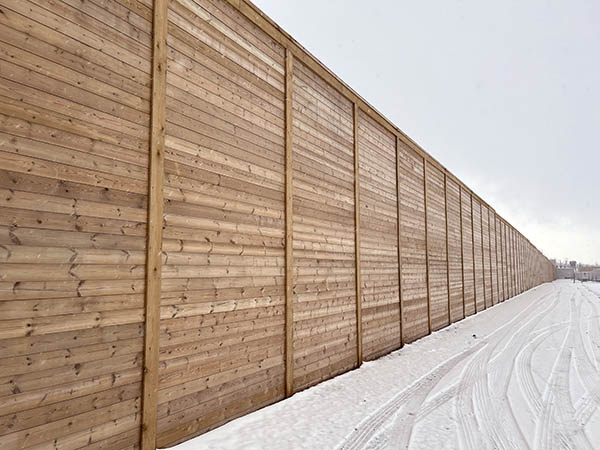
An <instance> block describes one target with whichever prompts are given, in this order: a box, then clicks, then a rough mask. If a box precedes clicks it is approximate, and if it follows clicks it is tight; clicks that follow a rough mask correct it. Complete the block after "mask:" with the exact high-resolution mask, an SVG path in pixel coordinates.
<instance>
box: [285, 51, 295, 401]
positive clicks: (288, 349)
mask: <svg viewBox="0 0 600 450" xmlns="http://www.w3.org/2000/svg"><path fill="white" fill-rule="evenodd" d="M293 58H294V57H293V55H292V52H290V51H289V50H287V49H286V51H285V395H286V396H287V397H289V396H290V395H292V394H293V393H294V315H293V311H294V279H293V277H294V275H293V273H294V272H293V270H294V269H293V267H294V249H293V242H294V241H293V231H294V227H293V220H294V208H293V204H292V202H293V199H294V194H293V184H292V179H293V166H292V164H293V151H292V149H293V146H292V108H293V103H292V95H293V91H292V86H293V80H292V77H293V67H294V66H293V61H294V59H293Z"/></svg>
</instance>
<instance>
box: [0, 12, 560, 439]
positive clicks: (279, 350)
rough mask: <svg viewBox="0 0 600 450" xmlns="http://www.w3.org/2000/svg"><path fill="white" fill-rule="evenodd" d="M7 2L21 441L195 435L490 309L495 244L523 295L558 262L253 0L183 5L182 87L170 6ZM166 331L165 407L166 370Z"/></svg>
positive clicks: (10, 220) (6, 96)
mask: <svg viewBox="0 0 600 450" xmlns="http://www.w3.org/2000/svg"><path fill="white" fill-rule="evenodd" d="M0 4H1V9H2V14H0V40H1V41H2V52H1V54H0V60H1V61H0V62H1V64H0V94H1V95H0V165H1V167H2V169H0V192H1V193H2V195H1V196H0V198H1V200H0V212H1V213H0V246H1V247H0V264H1V267H0V341H1V344H2V345H0V371H2V374H3V375H6V376H2V377H0V410H1V411H2V413H0V444H1V445H0V446H1V447H2V448H7V449H12V448H15V449H16V448H22V447H25V446H37V447H40V448H42V447H44V448H45V447H48V446H55V447H56V446H58V447H66V448H80V447H83V446H86V445H89V446H91V447H92V448H95V447H98V448H115V449H118V448H136V447H138V446H142V445H143V446H146V447H147V446H150V448H151V447H152V445H154V444H153V443H152V442H153V441H154V442H156V444H157V445H159V446H169V445H172V444H175V443H178V442H182V441H183V440H186V439H189V438H191V437H193V436H195V435H198V434H201V433H204V432H206V431H208V430H210V429H212V428H214V427H216V426H219V425H221V424H223V423H225V422H227V421H229V420H231V419H233V418H235V417H238V416H240V415H243V414H246V413H248V412H250V411H254V410H256V409H258V408H261V407H262V406H265V405H268V404H270V403H273V402H276V401H278V400H281V399H282V398H284V397H285V396H287V395H290V394H291V393H292V392H296V391H298V390H301V389H304V388H306V387H308V386H312V385H314V384H316V383H318V382H320V381H322V380H325V379H327V378H330V377H333V376H335V375H337V374H340V373H342V372H344V371H347V370H350V369H352V368H353V367H356V365H357V364H356V363H357V359H359V360H362V359H365V360H366V359H371V358H375V357H378V356H380V355H382V354H385V353H387V352H389V351H392V350H394V349H395V348H398V346H400V345H401V344H403V343H404V342H412V341H414V340H415V339H417V338H419V337H421V336H424V335H426V334H427V333H428V332H429V331H430V330H431V329H436V328H439V327H441V326H444V325H446V324H447V323H448V322H453V321H455V320H459V319H460V318H462V317H463V316H465V315H468V314H472V313H473V312H474V308H475V302H474V299H473V283H474V281H475V275H477V280H478V281H480V282H481V283H480V284H481V286H483V281H484V280H485V281H486V283H487V284H486V288H487V289H486V290H485V291H484V292H483V294H484V295H485V294H488V295H489V293H488V290H489V291H490V292H492V293H494V292H496V290H495V289H494V287H495V283H494V275H493V274H494V271H493V267H494V266H493V264H494V250H493V248H492V247H494V246H495V245H499V246H500V251H501V254H500V255H498V254H496V256H497V257H499V258H500V259H501V257H502V250H503V247H504V253H505V254H506V261H505V263H506V268H505V272H506V280H504V279H503V280H502V282H504V281H506V283H507V284H508V283H510V284H511V285H514V287H513V292H516V293H518V292H522V291H523V290H524V289H525V288H526V286H534V285H537V284H539V283H541V282H543V281H547V280H549V279H551V277H552V272H551V270H550V267H549V263H548V261H547V260H546V259H545V258H544V257H543V255H541V253H540V252H539V251H537V249H535V248H534V247H533V245H532V244H531V243H530V242H529V241H526V240H525V239H524V238H523V237H522V236H521V235H520V233H518V231H516V229H514V227H512V226H511V225H510V224H509V223H508V222H507V221H505V220H504V219H502V218H499V216H498V217H496V216H495V212H494V210H493V209H492V208H491V207H490V206H489V205H487V203H485V201H483V200H482V199H481V198H479V197H478V196H477V194H476V193H474V192H472V191H471V190H469V189H468V188H467V187H466V186H465V185H464V183H462V182H460V180H458V179H456V177H455V176H454V175H452V174H451V173H450V172H449V171H448V170H447V169H445V168H444V167H443V166H442V165H441V164H439V162H437V161H436V160H435V159H434V158H432V157H431V156H430V155H428V154H427V153H426V152H424V151H423V150H422V149H421V148H420V147H419V146H418V145H417V144H415V143H414V142H413V141H411V140H410V139H409V138H408V137H406V135H404V134H403V133H402V132H401V131H400V130H399V129H398V128H397V127H395V126H394V125H392V124H391V123H390V122H389V121H387V119H385V118H383V117H382V116H381V115H380V114H379V113H377V112H376V111H375V110H374V109H373V108H372V107H371V106H370V105H368V104H367V103H366V102H365V101H364V100H362V99H361V98H360V97H358V95H356V94H355V93H354V92H353V91H352V90H351V89H349V88H348V87H347V86H345V85H344V84H343V82H341V81H340V80H339V79H338V78H337V77H336V76H335V75H333V74H332V73H331V72H329V71H328V70H327V69H326V68H325V67H324V66H323V65H322V64H320V63H319V62H318V61H317V60H316V59H315V58H314V57H312V56H311V55H309V54H308V53H307V52H305V51H304V50H303V49H302V48H301V47H300V46H299V45H297V44H296V43H295V41H293V39H291V38H289V36H287V35H286V34H285V33H284V32H282V31H281V30H280V29H278V27H277V26H276V25H274V24H273V23H272V22H271V21H270V20H269V19H267V18H266V17H264V16H263V15H262V14H261V13H260V12H259V11H258V10H257V9H256V8H255V7H254V6H253V5H250V4H249V3H248V2H246V1H243V0H238V1H233V0H232V1H225V0H169V2H168V5H167V7H168V24H166V25H167V27H168V28H167V31H168V39H167V40H166V43H167V45H166V48H165V49H166V66H165V72H166V77H167V80H166V84H165V85H164V87H163V88H162V89H166V93H161V91H160V90H155V91H154V92H153V81H156V77H155V76H153V53H154V51H155V50H153V42H152V41H153V38H156V34H155V33H154V32H153V22H155V20H154V17H155V16H156V15H157V14H158V11H159V10H158V9H156V8H155V6H156V5H153V2H152V1H150V0H139V1H137V0H127V1H109V2H102V6H100V5H99V3H98V2H96V1H91V2H75V1H71V0H65V1H61V2H52V8H50V7H48V5H45V4H44V2H40V1H38V0H23V1H20V2H8V1H6V0H0ZM165 4H166V3H164V4H163V5H165ZM157 5H158V2H157ZM163 8H164V6H163ZM162 16H163V17H167V14H163V15H162ZM84 19H85V20H84ZM292 57H293V58H294V64H293V65H292V66H291V67H290V66H289V63H290V62H291V60H292ZM154 62H156V60H154ZM153 78H154V80H153ZM292 87H293V93H294V95H293V96H290V95H288V94H289V93H291V92H292ZM288 88H289V89H288ZM156 95H163V96H164V98H165V103H166V107H165V108H166V111H165V123H166V129H165V130H164V133H165V144H164V148H165V151H164V169H163V172H164V178H163V182H162V184H163V187H162V197H163V200H162V201H161V200H157V197H156V195H155V194H153V193H152V186H150V185H154V186H155V182H156V178H155V177H154V176H153V175H151V174H150V172H149V167H150V171H152V173H154V172H153V168H152V165H151V164H150V162H151V161H150V159H151V153H150V152H149V148H150V147H151V142H152V139H153V137H152V136H153V129H152V127H151V125H152V123H153V119H152V115H153V114H154V113H155V110H154V106H153V103H154V102H153V96H156ZM355 108H357V109H358V114H355ZM356 117H358V126H357V125H356ZM357 130H358V132H357ZM292 138H293V139H292ZM357 156H358V170H356V169H357V167H356V159H357ZM152 164H153V163H152ZM393 164H395V166H394V165H393ZM356 174H358V176H356ZM290 175H291V178H290ZM394 183H395V184H394ZM357 187H358V192H359V195H358V197H356V192H357V189H356V188H357ZM426 188H427V192H425V190H426ZM471 202H476V205H479V206H478V209H479V216H478V223H479V224H480V226H479V231H477V229H475V232H476V233H478V236H476V237H475V238H476V239H477V240H478V242H479V246H478V249H479V250H481V249H482V245H485V246H486V247H485V251H481V255H479V257H481V256H483V257H484V258H485V259H484V260H483V261H482V260H481V259H479V262H478V263H477V265H478V268H477V269H478V270H477V271H476V270H475V267H473V263H474V261H475V259H474V258H473V251H474V246H473V238H474V233H473V231H474V227H473V219H472V217H471V215H472V214H473V208H471ZM157 208H163V214H162V215H159V216H160V217H159V219H158V220H152V217H153V215H156V210H157ZM476 208H477V206H476ZM482 211H483V212H484V214H485V211H488V213H487V216H485V215H483V216H482V215H481V212H482ZM357 217H358V219H359V220H358V224H359V227H358V228H355V227H354V225H355V221H356V219H357ZM486 217H487V220H488V222H487V226H485V224H483V227H482V226H481V222H482V221H483V222H485V220H486ZM495 219H497V220H498V222H496V223H495V225H496V226H497V228H498V229H497V230H495V231H497V234H498V236H499V237H500V239H498V237H496V240H495V241H494V237H495V236H492V235H491V234H490V233H491V231H490V230H491V229H492V228H494V227H493V226H492V224H491V222H489V220H495ZM500 220H502V222H500ZM148 221H150V227H149V226H148ZM157 224H158V226H159V227H161V228H162V230H163V231H162V233H163V236H162V242H161V243H160V244H157V243H156V242H160V241H161V239H158V240H154V241H153V242H154V244H153V243H152V242H151V240H150V239H149V236H150V235H151V234H153V233H156V231H157V230H156V229H154V231H152V230H151V227H152V226H154V227H156V225H157ZM475 228H477V227H475ZM357 231H358V233H357ZM486 232H487V233H488V236H487V237H486V236H484V233H486ZM503 235H504V236H506V238H505V239H504V242H502V236H503ZM458 239H461V242H460V248H459V247H458ZM396 242H397V245H398V247H397V248H394V245H396ZM503 244H504V245H503ZM152 245H154V247H155V248H158V249H159V250H161V253H160V254H159V260H158V261H156V263H157V264H160V265H161V275H162V276H161V278H160V287H159V289H158V290H159V293H160V304H159V303H158V301H157V298H156V296H154V299H153V302H154V303H153V304H152V306H153V307H157V306H158V307H159V309H158V313H159V315H160V322H159V323H158V327H157V328H156V325H157V324H154V325H153V324H151V323H150V322H147V323H145V321H146V320H147V318H148V317H149V312H148V311H150V309H148V310H147V308H146V306H148V307H150V306H151V305H150V303H148V304H146V303H145V300H146V288H147V285H148V282H147V278H146V277H147V274H148V275H149V274H150V273H151V272H149V271H150V270H151V266H152V263H151V262H150V259H151V256H150V255H151V254H155V253H154V250H151V248H150V247H151V246H152ZM469 245H471V247H469ZM487 245H489V246H490V249H489V250H490V251H491V256H490V253H489V252H488V251H487ZM509 253H512V261H508V258H509V257H510V256H511V255H510V254H509ZM524 255H525V257H528V258H529V259H528V260H527V262H526V263H524V262H523V257H524ZM488 258H490V260H489V262H488ZM483 267H485V268H486V272H485V275H484V278H483V279H480V278H479V277H480V276H481V274H480V272H482V269H483ZM500 269H501V270H502V269H504V267H501V268H500ZM497 270H498V269H497ZM509 270H510V271H511V273H510V274H509V273H508V271H509ZM489 271H491V272H490V273H491V274H492V276H491V279H490V278H489V274H488V273H487V272H489ZM527 271H529V273H527ZM486 276H487V277H488V278H485V277H486ZM503 278H504V277H503ZM488 280H489V281H488ZM499 286H500V283H499V282H498V287H499ZM290 287H291V290H290ZM357 288H358V289H360V293H359V294H358V295H357ZM479 289H481V288H479ZM152 296H153V294H152V293H151V289H150V288H149V289H148V298H150V297H152ZM481 298H485V297H483V295H482V296H481ZM507 298H508V292H507ZM489 300H490V301H491V302H492V303H494V297H493V294H491V295H490V296H489ZM480 301H481V300H480ZM463 309H464V310H463ZM481 309H483V306H482V307H481ZM461 310H463V311H461ZM146 328H149V329H155V330H156V329H157V330H158V333H154V335H153V334H152V332H151V331H148V332H146ZM359 329H360V331H358V330H359ZM357 331H358V332H357ZM157 336H158V339H159V340H158V343H159V345H160V346H159V347H158V360H156V359H151V361H158V362H157V368H158V382H157V384H156V389H157V391H158V397H157V411H156V414H155V417H156V421H153V420H152V419H150V416H151V415H152V412H150V413H149V414H148V413H147V412H145V411H144V409H148V408H149V405H150V403H149V402H148V401H142V400H143V397H144V395H145V394H146V393H148V392H151V390H150V389H148V388H146V389H145V390H143V388H144V383H146V384H148V383H149V382H150V381H151V378H152V373H149V374H148V373H147V374H146V375H144V373H143V370H144V367H148V364H147V362H146V361H145V358H146V359H147V358H149V357H150V355H151V352H149V351H147V352H146V353H145V354H144V350H145V341H146V340H147V342H151V340H152V339H155V338H156V337H157ZM359 341H362V357H358V342H359ZM148 422H150V424H152V423H156V428H155V430H156V439H152V438H150V437H149V434H150V433H152V430H151V429H150V427H148V426H147V425H146V424H147V423H148Z"/></svg>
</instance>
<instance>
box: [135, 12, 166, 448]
mask: <svg viewBox="0 0 600 450" xmlns="http://www.w3.org/2000/svg"><path fill="white" fill-rule="evenodd" d="M167 1H168V0H155V1H154V11H153V36H152V44H153V54H152V115H151V135H150V174H149V180H148V185H149V190H148V243H147V256H146V320H145V340H144V378H143V401H142V435H141V448H142V449H143V450H154V449H155V448H156V435H157V423H156V419H157V405H158V350H159V334H160V332H159V327H160V291H161V286H160V283H161V270H162V258H161V251H162V225H163V185H164V176H165V170H164V165H165V130H166V121H167V118H166V95H167V22H168V20H167V10H168V6H167Z"/></svg>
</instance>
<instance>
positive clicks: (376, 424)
mask: <svg viewBox="0 0 600 450" xmlns="http://www.w3.org/2000/svg"><path fill="white" fill-rule="evenodd" d="M553 293H555V290H554V289H552V291H551V292H550V293H547V294H545V293H540V294H541V295H540V298H538V299H537V300H534V301H533V302H532V303H531V304H530V305H528V306H527V307H526V308H524V309H523V310H522V311H520V312H519V313H518V314H517V315H515V317H513V318H512V319H511V320H509V321H508V322H506V323H505V324H504V325H502V326H501V327H499V328H497V329H496V330H494V331H493V332H491V333H490V334H489V335H488V336H487V337H485V338H483V339H482V340H481V341H480V342H479V343H478V344H476V345H474V346H472V347H470V348H468V349H466V350H465V351H463V352H461V353H459V354H457V355H455V356H453V357H451V358H449V359H448V360H446V361H445V362H443V363H442V364H440V365H439V366H438V367H436V368H435V369H433V370H432V371H430V372H429V373H428V374H427V375H425V376H423V377H422V378H420V379H419V380H417V381H416V382H415V383H413V384H412V385H411V386H409V387H408V388H406V389H404V390H403V391H401V392H400V393H398V394H396V396H395V397H394V398H393V399H391V400H390V401H388V402H387V403H386V404H385V405H384V406H382V407H381V408H380V409H379V410H377V411H376V412H375V413H373V414H371V415H370V416H369V417H367V418H366V419H365V420H364V421H362V422H361V423H360V424H359V425H358V426H357V427H356V428H355V429H354V431H353V432H351V433H350V434H349V435H348V436H347V437H346V438H345V440H344V441H343V442H342V443H341V444H340V445H339V446H338V447H337V448H338V449H339V450H353V449H362V448H365V447H366V446H367V444H368V443H369V442H370V441H371V440H372V439H373V438H374V437H375V436H376V435H377V433H378V431H379V429H380V428H381V427H382V426H383V425H384V424H385V423H387V422H388V421H389V420H390V419H391V418H393V417H394V416H395V415H396V414H398V415H399V416H401V415H402V414H403V411H401V408H403V407H404V406H405V405H407V404H409V403H410V410H411V414H413V415H412V416H411V417H412V418H411V419H409V421H408V422H407V421H406V420H403V419H400V422H397V423H396V425H398V426H399V427H401V428H402V429H403V430H407V431H406V432H404V431H403V432H401V433H400V439H401V440H405V439H406V436H408V438H409V439H410V432H411V430H412V426H413V425H414V423H415V419H416V417H417V416H418V415H419V411H420V410H421V406H422V404H423V402H424V400H425V399H426V397H427V395H429V393H430V392H431V391H432V390H433V388H434V387H435V386H436V385H437V383H439V381H440V380H441V379H442V378H443V376H445V375H446V374H447V373H448V372H449V371H450V370H452V368H454V367H455V366H456V365H457V364H459V363H460V362H462V361H463V360H464V359H466V358H467V357H469V356H471V355H472V354H473V353H476V352H479V351H481V350H482V349H483V348H485V346H486V345H487V343H488V341H489V340H490V339H491V338H495V336H496V335H498V334H502V336H505V335H506V334H507V333H508V332H509V331H510V327H511V326H513V325H514V324H515V323H517V322H518V321H519V320H523V318H524V317H528V316H529V315H530V314H533V313H534V311H535V310H536V309H537V308H538V307H539V306H540V305H543V303H544V300H545V299H546V298H547V297H548V296H550V295H552V294H553ZM406 415H408V414H406ZM408 416H410V415H408ZM394 428H397V427H393V428H392V429H394ZM378 438H379V439H378V442H377V443H375V445H376V446H377V448H381V446H382V445H383V446H385V445H387V443H389V439H388V437H387V436H383V437H378ZM393 445H394V448H401V447H399V445H403V443H400V442H397V441H396V442H393ZM404 445H405V448H406V447H407V446H408V442H406V441H405V442H404Z"/></svg>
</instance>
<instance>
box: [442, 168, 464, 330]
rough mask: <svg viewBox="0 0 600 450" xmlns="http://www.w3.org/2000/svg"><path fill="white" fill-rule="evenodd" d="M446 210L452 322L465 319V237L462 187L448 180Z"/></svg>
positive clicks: (448, 178)
mask: <svg viewBox="0 0 600 450" xmlns="http://www.w3.org/2000/svg"><path fill="white" fill-rule="evenodd" d="M446 210H447V216H448V219H447V223H448V236H447V240H448V280H449V292H450V322H456V321H457V320H460V319H463V318H464V317H465V315H464V302H463V237H462V235H461V234H462V233H461V211H460V186H459V184H458V183H457V182H455V181H454V180H452V178H450V177H447V178H446Z"/></svg>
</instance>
